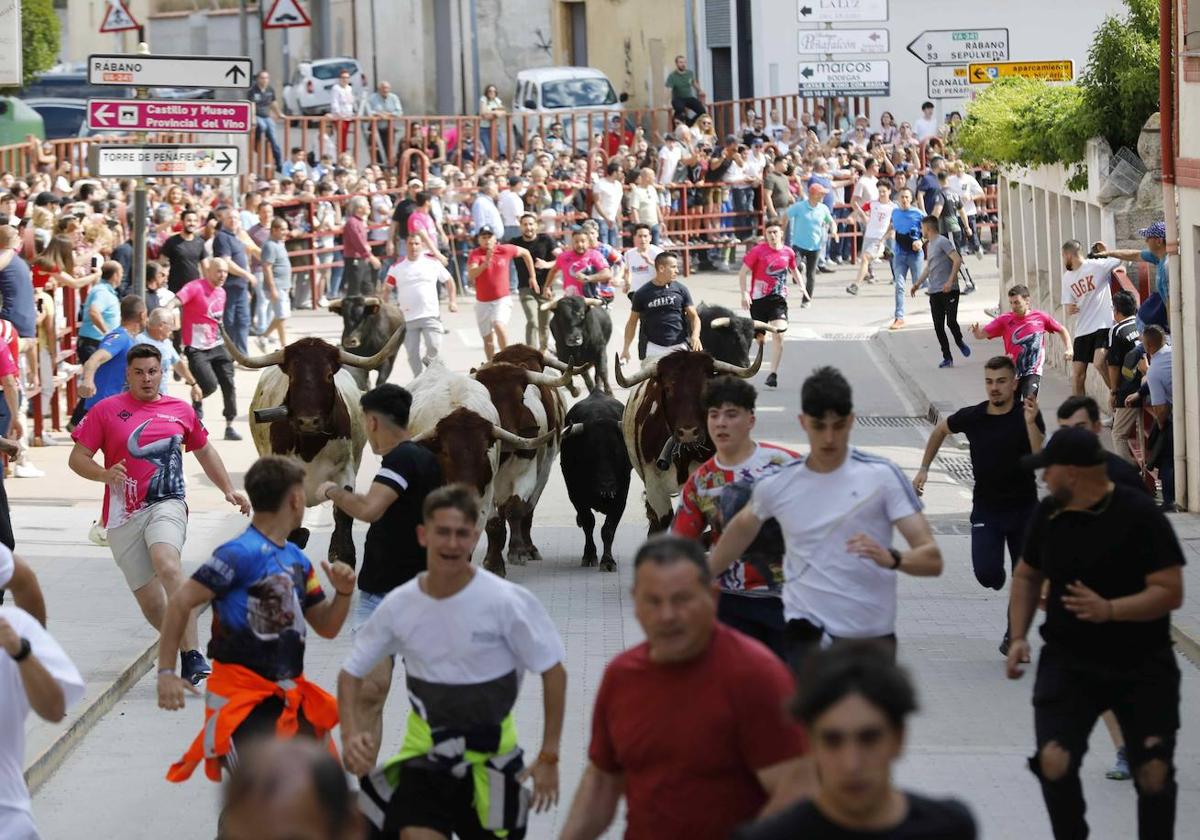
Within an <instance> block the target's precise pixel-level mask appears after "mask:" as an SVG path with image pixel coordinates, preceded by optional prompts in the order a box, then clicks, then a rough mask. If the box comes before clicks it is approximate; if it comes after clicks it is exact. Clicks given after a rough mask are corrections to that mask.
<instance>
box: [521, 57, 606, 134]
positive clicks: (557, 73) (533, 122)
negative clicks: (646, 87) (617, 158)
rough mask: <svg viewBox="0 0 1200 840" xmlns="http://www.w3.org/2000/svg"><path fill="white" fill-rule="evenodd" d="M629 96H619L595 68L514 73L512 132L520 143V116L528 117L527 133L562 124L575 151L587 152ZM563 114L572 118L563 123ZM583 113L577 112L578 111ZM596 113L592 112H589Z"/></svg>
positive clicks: (537, 68)
mask: <svg viewBox="0 0 1200 840" xmlns="http://www.w3.org/2000/svg"><path fill="white" fill-rule="evenodd" d="M628 99H629V94H627V93H622V94H620V95H618V94H617V92H616V91H615V90H614V89H613V85H612V82H610V81H609V79H608V76H606V75H604V72H603V71H601V70H597V69H596V68H594V67H536V68H531V69H528V70H521V71H520V72H518V73H517V87H516V91H515V93H514V94H513V100H512V111H511V113H512V115H513V131H514V133H515V134H516V136H517V141H518V142H521V143H523V142H524V137H523V136H522V135H523V133H524V130H523V128H522V120H521V118H522V117H528V118H529V120H528V121H527V124H528V125H529V130H530V132H533V131H537V130H538V129H537V126H538V123H539V122H540V124H541V126H542V130H543V131H544V130H545V128H546V127H548V126H549V125H550V123H551V122H554V121H556V120H557V121H558V122H561V123H562V127H563V136H564V137H565V138H566V140H567V142H568V143H570V144H572V145H574V146H575V147H576V148H578V149H586V148H587V147H588V144H589V142H590V139H591V135H592V134H593V133H594V132H598V131H600V132H602V131H604V130H605V117H606V116H607V115H610V114H612V113H613V112H614V111H623V110H624V109H625V105H624V103H625V102H626V100H628ZM564 111H573V112H575V115H574V116H573V117H571V118H570V119H567V120H566V121H563V119H560V118H559V115H560V114H561V113H562V112H564ZM581 111H582V112H583V113H579V112H581ZM590 112H595V113H590Z"/></svg>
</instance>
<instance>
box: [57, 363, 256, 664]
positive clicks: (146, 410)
mask: <svg viewBox="0 0 1200 840" xmlns="http://www.w3.org/2000/svg"><path fill="white" fill-rule="evenodd" d="M161 381H162V354H161V353H159V352H158V348H156V347H152V346H151V345H149V344H138V345H136V346H134V347H131V348H130V349H129V351H128V352H127V353H126V354H125V384H126V385H127V386H128V391H126V392H124V393H121V394H117V395H116V396H112V397H109V398H108V399H105V400H101V401H100V402H98V403H96V405H94V406H93V407H92V410H91V411H89V412H88V415H87V417H85V418H84V422H82V423H80V424H79V426H78V427H76V429H75V431H74V432H73V433H72V435H71V437H72V438H73V439H74V441H75V447H74V448H73V449H72V450H71V456H70V459H69V460H68V462H67V463H68V466H70V468H71V470H72V471H73V472H74V473H75V474H76V475H78V476H80V477H82V478H86V479H87V480H88V481H96V482H101V483H103V484H104V507H103V512H102V514H101V525H102V526H104V527H106V528H107V529H108V547H109V549H110V550H111V551H112V555H113V559H114V560H115V561H116V563H117V568H119V569H120V570H121V573H122V574H124V575H125V582H126V583H127V584H128V585H129V589H130V591H131V592H133V597H134V598H135V599H136V600H137V602H138V606H139V607H141V610H142V615H144V616H145V617H146V620H147V621H148V622H150V625H151V626H152V627H154V629H155V630H161V629H162V626H163V619H164V616H165V615H166V610H167V599H168V598H169V597H170V596H171V595H173V594H174V593H175V592H176V590H178V589H179V587H180V586H182V585H183V582H184V577H183V571H182V569H181V567H180V553H181V552H182V551H183V542H184V539H185V538H186V537H187V520H188V511H187V503H186V501H185V499H186V495H187V488H186V487H185V484H184V474H183V453H184V450H185V449H186V450H187V451H188V452H191V453H192V454H193V455H195V456H196V460H197V461H198V462H199V463H200V467H201V469H203V470H204V474H205V475H206V476H208V479H209V481H211V482H212V483H213V484H214V485H215V486H216V487H217V489H218V490H220V491H221V492H222V493H223V494H224V495H225V501H227V502H229V503H230V504H231V505H233V506H234V507H236V508H237V509H238V510H240V511H241V512H242V513H248V512H249V510H250V503H249V502H247V501H246V497H245V496H243V495H242V494H241V493H239V492H238V491H237V490H235V489H234V487H233V482H231V481H230V480H229V473H228V472H226V470H225V464H224V463H223V462H222V461H221V456H220V455H219V454H217V450H216V448H215V447H213V446H211V445H210V443H209V440H208V432H207V431H206V430H205V429H204V426H203V425H202V424H201V423H200V420H199V419H198V418H197V417H196V412H194V411H193V410H192V408H191V406H189V405H188V404H187V403H186V402H184V401H183V400H179V399H176V398H175V397H167V396H163V394H162V392H161V390H160V388H159V385H160V383H161ZM98 451H103V452H104V466H103V467H102V466H100V465H99V464H97V463H96V462H95V460H94V457H95V454H96V452H98ZM181 632H182V636H183V647H182V651H181V654H180V657H181V661H182V665H183V677H184V679H186V680H188V681H190V682H191V683H192V684H193V685H197V684H199V682H200V681H201V680H203V679H204V678H205V677H207V676H208V675H209V673H210V670H211V669H210V668H209V666H208V663H207V662H206V661H205V660H204V656H203V655H201V653H200V651H199V650H198V649H197V648H198V647H199V642H198V640H197V636H196V614H195V613H192V614H190V615H189V616H187V617H186V621H185V622H184V625H183V627H182V629H181ZM177 641H178V640H177ZM178 648H179V645H178V644H177V645H176V648H174V649H172V651H171V657H172V659H173V658H174V656H175V650H176V649H178ZM167 664H168V665H169V664H170V662H168V663H167Z"/></svg>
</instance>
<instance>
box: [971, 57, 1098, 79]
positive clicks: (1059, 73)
mask: <svg viewBox="0 0 1200 840" xmlns="http://www.w3.org/2000/svg"><path fill="white" fill-rule="evenodd" d="M967 73H968V75H969V76H970V77H971V84H973V85H990V84H991V83H992V82H994V81H997V80H998V79H1012V78H1015V77H1017V76H1020V77H1021V78H1023V79H1040V80H1042V81H1043V82H1069V81H1071V80H1072V79H1074V78H1075V63H1074V62H1073V61H992V62H987V63H984V64H971V66H970V68H969V69H968V71H967Z"/></svg>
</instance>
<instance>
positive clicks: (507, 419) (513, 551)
mask: <svg viewBox="0 0 1200 840" xmlns="http://www.w3.org/2000/svg"><path fill="white" fill-rule="evenodd" d="M529 349H532V348H529ZM535 352H536V351H535ZM474 375H475V379H476V380H477V381H479V382H480V383H482V384H483V386H484V387H485V388H487V390H488V394H489V395H490V396H491V399H492V404H493V405H494V406H495V407H496V411H497V413H498V414H499V416H500V425H501V427H502V428H504V429H505V430H507V431H509V432H511V433H513V434H515V435H518V436H522V437H528V438H533V439H536V440H538V441H541V442H542V445H541V446H540V447H538V448H537V449H536V450H514V449H512V448H511V447H508V446H504V447H502V448H501V453H500V465H499V468H498V471H497V473H496V479H495V481H494V482H493V488H494V497H495V510H494V511H493V512H492V515H491V517H490V518H489V519H488V521H487V537H488V544H487V554H486V556H485V558H484V563H483V565H484V568H486V569H488V570H489V571H492V572H495V573H496V574H498V575H504V574H505V572H506V569H505V561H504V557H503V554H502V552H503V549H504V543H505V538H506V537H507V539H508V562H509V563H512V564H513V565H515V566H524V565H525V564H526V563H528V562H529V561H531V560H532V561H539V560H541V559H542V556H541V554H540V552H538V550H537V546H535V545H534V543H533V534H532V529H533V511H534V508H536V507H537V503H538V500H539V499H540V498H541V495H542V491H543V490H544V489H545V487H546V482H547V481H548V480H549V478H550V471H551V468H552V467H553V465H554V459H555V458H556V457H557V456H558V444H559V434H560V433H561V431H562V423H563V415H564V414H565V413H566V409H565V406H564V405H563V399H562V396H561V395H560V394H559V392H558V389H559V388H560V387H562V386H564V385H566V384H567V383H568V382H569V381H570V379H571V371H565V372H564V373H562V375H561V376H555V375H553V374H550V373H544V372H541V371H535V370H530V369H528V368H526V367H523V366H521V365H518V364H513V363H510V362H503V361H501V362H497V361H492V362H491V363H489V364H486V365H484V366H483V367H481V368H479V369H478V370H477V371H475V374H474Z"/></svg>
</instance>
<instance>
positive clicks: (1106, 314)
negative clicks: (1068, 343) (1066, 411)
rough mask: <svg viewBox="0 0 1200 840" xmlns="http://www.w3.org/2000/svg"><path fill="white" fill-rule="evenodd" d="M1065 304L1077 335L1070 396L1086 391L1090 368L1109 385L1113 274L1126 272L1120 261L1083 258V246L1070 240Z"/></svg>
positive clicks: (1064, 253)
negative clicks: (1109, 340)
mask: <svg viewBox="0 0 1200 840" xmlns="http://www.w3.org/2000/svg"><path fill="white" fill-rule="evenodd" d="M1062 259H1063V269H1064V270H1063V275H1062V303H1063V305H1064V306H1066V308H1067V314H1068V315H1074V316H1075V324H1074V325H1073V326H1072V328H1071V331H1072V333H1073V334H1074V336H1075V344H1074V348H1073V349H1074V356H1073V360H1072V362H1071V393H1072V394H1074V395H1076V396H1079V395H1082V394H1083V393H1084V391H1085V385H1084V383H1085V382H1086V381H1087V368H1088V365H1095V366H1096V372H1097V373H1099V374H1100V376H1101V378H1102V379H1103V381H1104V382H1108V368H1107V364H1108V362H1107V358H1108V331H1109V330H1110V329H1111V328H1112V325H1113V317H1112V305H1113V304H1112V286H1111V283H1112V279H1113V273H1114V272H1117V271H1124V269H1123V268H1122V267H1121V261H1120V260H1118V259H1114V258H1112V257H1105V258H1101V259H1084V257H1083V245H1081V244H1080V243H1079V241H1078V240H1075V239H1070V240H1068V241H1066V242H1064V243H1063V246H1062Z"/></svg>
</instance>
